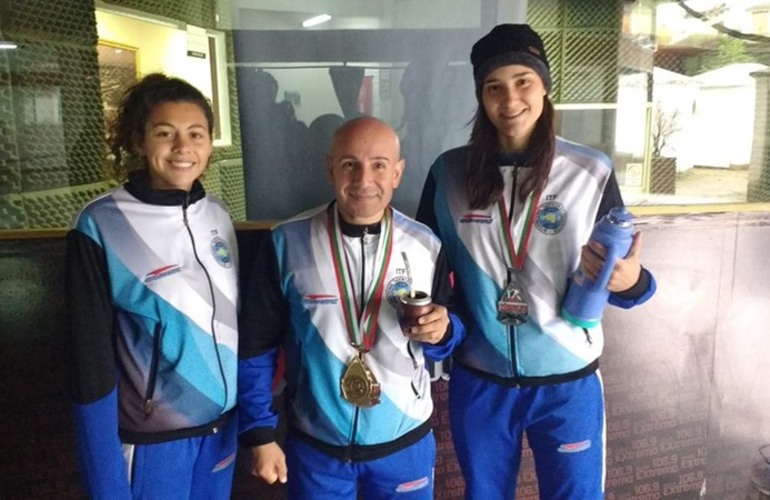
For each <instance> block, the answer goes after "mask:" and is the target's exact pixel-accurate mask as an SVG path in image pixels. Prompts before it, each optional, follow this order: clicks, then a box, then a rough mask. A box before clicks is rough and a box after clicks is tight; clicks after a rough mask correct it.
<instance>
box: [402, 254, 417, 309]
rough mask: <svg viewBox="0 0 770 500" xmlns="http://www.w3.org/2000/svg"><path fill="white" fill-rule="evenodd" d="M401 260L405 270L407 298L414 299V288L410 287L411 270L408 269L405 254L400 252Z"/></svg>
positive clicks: (407, 260)
mask: <svg viewBox="0 0 770 500" xmlns="http://www.w3.org/2000/svg"><path fill="white" fill-rule="evenodd" d="M401 258H402V259H404V267H405V268H406V282H407V284H408V285H409V297H411V298H414V287H412V268H410V267H409V259H407V258H406V252H401Z"/></svg>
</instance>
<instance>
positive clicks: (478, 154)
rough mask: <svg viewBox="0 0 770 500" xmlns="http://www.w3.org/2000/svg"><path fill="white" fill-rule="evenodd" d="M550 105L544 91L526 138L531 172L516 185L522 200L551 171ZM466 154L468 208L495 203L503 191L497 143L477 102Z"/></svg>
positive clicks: (539, 186) (552, 133)
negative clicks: (533, 126) (468, 153)
mask: <svg viewBox="0 0 770 500" xmlns="http://www.w3.org/2000/svg"><path fill="white" fill-rule="evenodd" d="M553 121H554V108H553V104H552V103H551V100H550V99H549V98H548V96H547V95H545V96H543V112H542V113H541V114H540V118H538V119H537V122H535V128H534V130H533V131H532V137H530V139H529V146H528V152H529V155H528V156H527V165H528V166H530V167H532V172H533V173H534V175H531V176H529V177H527V179H526V181H524V182H523V183H522V185H521V188H520V189H519V198H520V199H521V200H522V201H524V200H526V198H527V196H528V195H529V194H530V193H531V192H533V191H535V190H537V189H542V188H544V187H545V184H546V182H547V180H548V174H549V173H550V172H551V163H553V156H554V150H555V148H556V132H555V130H554V124H553ZM468 145H469V146H470V156H469V158H468V164H467V165H466V177H465V190H466V194H467V196H468V204H469V205H470V208H471V209H474V210H482V209H485V208H488V207H490V206H491V205H492V204H493V203H495V202H496V201H497V200H498V199H499V198H500V195H501V194H502V192H503V176H502V174H500V167H499V164H498V161H497V155H498V153H499V152H500V145H499V142H498V140H497V129H495V126H494V125H492V122H491V121H489V117H487V113H486V112H485V111H484V106H483V104H481V103H480V102H479V107H478V109H477V110H476V115H475V116H474V118H473V128H472V129H471V137H470V141H469V142H468Z"/></svg>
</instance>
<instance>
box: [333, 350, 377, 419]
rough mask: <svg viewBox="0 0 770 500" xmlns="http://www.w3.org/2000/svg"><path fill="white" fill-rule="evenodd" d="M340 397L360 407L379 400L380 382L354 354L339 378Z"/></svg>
mask: <svg viewBox="0 0 770 500" xmlns="http://www.w3.org/2000/svg"><path fill="white" fill-rule="evenodd" d="M340 391H341V392H342V397H343V398H344V399H345V400H346V401H348V402H350V403H352V404H354V405H356V406H359V407H362V408H368V407H370V406H374V405H376V404H379V402H380V384H379V382H377V379H375V378H374V374H373V373H372V371H371V370H370V369H369V367H368V366H366V363H364V361H363V360H362V359H361V357H360V355H359V356H354V357H353V359H352V360H351V361H350V364H348V367H347V368H346V369H345V373H344V374H343V375H342V379H340Z"/></svg>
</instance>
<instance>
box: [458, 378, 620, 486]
mask: <svg viewBox="0 0 770 500" xmlns="http://www.w3.org/2000/svg"><path fill="white" fill-rule="evenodd" d="M449 416H450V421H451V426H452V438H453V441H454V446H455V452H456V453H457V458H458V461H459V462H460V468H461V469H462V472H463V476H464V478H465V483H466V498H468V499H472V500H489V499H493V498H494V499H501V500H503V499H504V500H508V499H512V498H515V495H516V479H517V476H518V473H519V466H520V465H521V450H522V438H523V434H524V433H525V432H526V435H527V442H528V443H529V446H530V448H531V449H532V453H533V456H534V459H535V469H536V472H537V478H538V488H539V490H540V498H541V499H546V500H556V499H563V500H574V499H578V498H579V499H581V500H594V499H595V500H601V499H602V498H603V490H604V434H605V432H604V397H603V390H602V383H601V377H600V375H599V373H598V372H597V373H594V374H592V375H589V376H587V377H585V378H582V379H579V380H575V381H571V382H564V383H559V384H551V385H541V386H534V387H506V386H503V385H499V384H496V383H494V382H491V381H488V380H485V379H482V378H479V377H477V376H476V375H474V374H472V373H470V372H469V371H468V370H465V369H464V368H463V367H462V366H458V365H457V364H455V365H454V366H453V368H452V372H451V377H450V379H449Z"/></svg>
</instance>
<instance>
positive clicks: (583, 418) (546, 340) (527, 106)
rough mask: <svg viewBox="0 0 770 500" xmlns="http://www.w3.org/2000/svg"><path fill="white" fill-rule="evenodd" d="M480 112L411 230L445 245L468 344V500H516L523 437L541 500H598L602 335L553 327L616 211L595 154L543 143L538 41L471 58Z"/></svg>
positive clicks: (635, 283) (636, 284)
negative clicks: (600, 226) (427, 232)
mask: <svg viewBox="0 0 770 500" xmlns="http://www.w3.org/2000/svg"><path fill="white" fill-rule="evenodd" d="M471 63H472V65H473V76H474V79H475V83H476V96H477V98H478V101H479V107H478V111H477V112H476V116H475V119H474V122H473V129H472V132H471V137H470V141H469V143H468V144H467V145H466V146H464V147H461V148H458V149H454V150H451V151H447V152H445V153H443V154H442V155H440V156H439V158H438V159H437V160H436V161H435V163H434V164H433V166H432V167H431V170H430V173H429V175H428V179H427V180H426V183H425V187H424V189H423V194H422V199H421V201H420V208H419V211H418V214H417V218H418V220H421V221H423V222H425V223H427V224H428V225H429V226H431V227H432V228H433V230H434V231H435V232H436V234H437V235H439V237H440V238H441V240H442V241H443V243H444V248H445V249H446V250H447V254H448V257H449V261H450V263H451V266H452V268H453V271H454V275H455V278H456V281H455V286H456V297H459V300H461V301H462V305H463V310H461V312H462V313H464V314H465V318H467V319H466V326H467V328H468V337H467V338H466V340H465V341H464V343H463V344H462V345H461V346H460V347H459V349H457V350H456V351H455V355H454V364H453V368H452V372H451V378H450V389H449V410H450V417H451V425H452V435H453V439H454V444H455V451H456V453H457V456H458V459H459V462H460V466H461V469H462V471H463V475H464V477H465V482H466V497H467V498H471V499H492V498H494V499H503V498H505V499H508V498H514V497H515V492H516V478H517V474H518V470H519V465H520V461H521V449H522V439H523V435H524V433H525V432H526V435H527V440H528V443H529V445H530V447H531V448H532V451H533V454H534V458H535V465H536V470H537V476H538V483H539V489H540V494H541V497H542V498H548V499H556V498H559V499H576V498H580V499H600V498H602V497H603V489H604V485H603V483H604V455H605V453H604V425H605V424H604V400H603V390H602V383H601V377H600V375H599V370H598V358H599V355H600V354H601V351H602V348H603V344H604V338H603V334H602V329H601V325H597V326H595V327H592V328H580V327H577V326H574V325H572V324H571V323H569V322H567V321H565V320H564V319H562V318H561V317H560V315H559V309H560V306H561V301H562V298H563V297H564V294H565V291H566V288H567V283H568V279H569V276H570V275H571V274H572V273H573V272H574V271H575V270H576V269H577V268H578V266H582V268H583V271H584V272H585V274H586V275H587V276H588V277H589V278H593V279H595V278H596V276H597V274H598V270H599V269H600V268H601V266H602V264H603V262H604V258H603V257H604V255H605V250H604V248H603V247H602V246H601V245H600V244H598V243H595V242H589V243H588V244H586V242H587V241H588V239H589V236H590V234H591V230H592V228H593V225H594V223H595V222H596V221H597V220H598V219H599V218H601V217H602V216H604V215H605V214H606V213H607V212H608V211H609V210H610V209H611V208H612V207H616V206H622V205H623V201H622V198H621V196H620V191H619V189H618V185H617V181H616V180H615V176H614V173H613V171H612V165H611V164H610V161H609V159H608V158H607V156H606V155H604V154H603V153H601V152H598V151H595V150H593V149H590V148H587V147H585V146H582V145H579V144H574V143H570V142H568V141H565V140H563V139H561V138H559V137H556V134H555V132H554V124H553V121H554V108H553V104H552V103H551V101H550V99H549V97H548V93H549V92H550V90H551V85H552V82H551V72H550V66H549V64H548V59H547V57H546V52H545V47H544V46H543V42H542V40H541V38H540V36H539V35H538V34H537V33H536V32H535V31H533V30H532V28H530V27H529V26H528V25H525V24H504V25H500V26H497V27H495V28H494V29H493V30H492V31H491V32H489V33H488V34H487V35H486V36H484V37H483V38H481V39H480V40H479V41H478V42H476V44H475V45H474V46H473V49H472V51H471ZM640 249H641V237H640V235H639V234H638V233H637V234H636V235H634V241H633V244H632V246H631V250H630V252H629V253H628V255H627V256H626V258H625V259H619V260H618V261H617V262H616V264H615V267H614V270H613V273H612V277H611V279H610V281H609V284H608V289H609V290H610V292H611V294H610V299H609V302H610V303H611V304H614V305H616V306H620V307H624V308H630V307H633V306H635V305H638V304H641V303H643V302H644V301H646V300H647V299H648V298H649V297H650V296H652V294H653V293H654V291H655V280H654V279H653V278H652V275H651V274H650V273H649V272H648V271H647V270H645V269H644V268H643V267H642V266H641V264H640V259H639V257H640Z"/></svg>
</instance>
